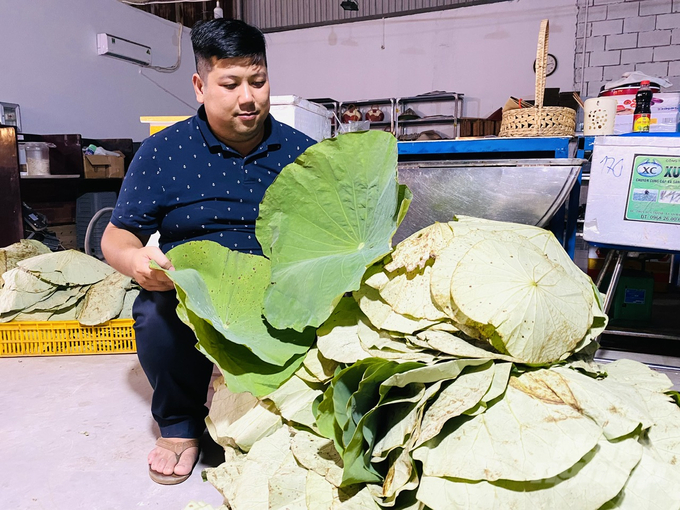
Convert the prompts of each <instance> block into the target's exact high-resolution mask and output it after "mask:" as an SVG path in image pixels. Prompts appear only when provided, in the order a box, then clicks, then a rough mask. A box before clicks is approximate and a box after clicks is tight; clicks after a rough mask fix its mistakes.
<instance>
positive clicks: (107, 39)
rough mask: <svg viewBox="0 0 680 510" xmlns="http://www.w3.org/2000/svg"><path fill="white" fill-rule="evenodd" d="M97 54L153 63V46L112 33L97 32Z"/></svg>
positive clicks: (129, 60)
mask: <svg viewBox="0 0 680 510" xmlns="http://www.w3.org/2000/svg"><path fill="white" fill-rule="evenodd" d="M97 54H98V55H107V56H109V57H115V58H119V59H122V60H127V61H128V62H134V63H135V64H139V65H142V66H148V65H151V48H149V47H148V46H144V45H143V44H138V43H136V42H132V41H129V40H127V39H123V38H122V37H117V36H115V35H110V34H97Z"/></svg>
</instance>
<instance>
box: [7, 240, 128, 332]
mask: <svg viewBox="0 0 680 510" xmlns="http://www.w3.org/2000/svg"><path fill="white" fill-rule="evenodd" d="M0 266H1V267H0V269H2V270H3V271H4V272H3V273H2V281H3V283H2V287H1V288H0V322H8V321H69V320H77V321H79V322H80V324H82V325H83V326H96V325H98V324H102V323H104V322H106V321H108V320H110V319H117V318H131V317H132V303H133V302H134V300H135V298H136V297H137V294H138V293H139V287H138V285H137V284H136V283H134V282H132V280H131V279H130V278H129V277H127V276H124V275H122V274H121V273H119V272H117V271H115V270H114V269H112V268H111V267H110V266H109V265H107V264H105V263H104V262H101V261H100V260H98V259H96V258H94V257H92V256H90V255H86V254H84V253H82V252H79V251H77V250H65V251H58V252H54V253H52V252H51V251H50V250H49V249H48V248H47V247H45V246H44V245H43V244H42V243H39V242H37V241H30V240H22V241H20V242H19V243H16V244H13V245H10V246H8V247H6V248H3V249H2V250H0Z"/></svg>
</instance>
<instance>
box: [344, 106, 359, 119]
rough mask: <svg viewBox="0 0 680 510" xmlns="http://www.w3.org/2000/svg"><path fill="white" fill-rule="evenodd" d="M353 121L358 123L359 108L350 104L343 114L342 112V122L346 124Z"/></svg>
mask: <svg viewBox="0 0 680 510" xmlns="http://www.w3.org/2000/svg"><path fill="white" fill-rule="evenodd" d="M353 120H354V121H360V120H361V112H360V111H359V108H357V107H356V105H353V104H351V105H349V106H348V107H347V109H346V110H345V111H344V112H342V121H343V122H345V123H347V122H350V121H353Z"/></svg>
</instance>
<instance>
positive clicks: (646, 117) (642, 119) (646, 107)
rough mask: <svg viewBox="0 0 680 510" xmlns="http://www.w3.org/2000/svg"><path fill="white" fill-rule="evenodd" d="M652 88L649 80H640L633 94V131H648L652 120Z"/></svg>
mask: <svg viewBox="0 0 680 510" xmlns="http://www.w3.org/2000/svg"><path fill="white" fill-rule="evenodd" d="M652 95H653V94H652V89H651V88H650V87H649V81H647V80H643V81H641V82H640V88H639V89H638V91H637V94H635V112H634V113H633V132H634V133H648V132H649V125H650V124H651V120H652Z"/></svg>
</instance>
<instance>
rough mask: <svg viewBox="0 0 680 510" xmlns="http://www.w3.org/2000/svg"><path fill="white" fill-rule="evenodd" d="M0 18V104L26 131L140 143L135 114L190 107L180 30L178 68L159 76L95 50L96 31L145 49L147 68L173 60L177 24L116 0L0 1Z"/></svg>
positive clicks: (142, 132) (188, 54) (144, 131)
mask: <svg viewBox="0 0 680 510" xmlns="http://www.w3.org/2000/svg"><path fill="white" fill-rule="evenodd" d="M0 20H1V21H2V29H1V30H0V101H4V102H10V103H18V104H19V105H20V106H21V118H22V119H21V120H22V124H23V131H24V132H26V133H36V134H49V133H79V134H81V135H83V136H84V137H87V138H132V139H133V140H135V141H141V140H142V139H144V138H145V137H146V136H148V134H149V127H148V125H146V124H141V123H140V121H139V117H140V116H142V115H190V114H192V113H193V112H194V111H195V108H196V107H197V106H198V104H197V103H196V99H195V96H194V93H193V89H192V86H191V75H192V73H193V72H194V68H195V66H194V57H193V52H192V51H191V42H190V40H189V30H188V29H185V30H184V34H183V36H182V63H181V66H180V68H179V69H178V70H177V71H175V72H174V73H159V72H156V71H152V70H150V69H145V70H143V71H141V69H142V68H140V67H139V66H136V65H134V64H130V63H127V62H124V61H120V60H116V59H113V58H110V57H104V56H99V55H97V45H96V34H97V33H100V32H106V33H109V34H113V35H117V36H119V37H123V38H125V39H129V40H132V41H135V42H138V43H140V44H144V45H146V46H150V47H151V51H152V58H153V61H152V64H153V65H158V66H171V65H173V64H175V62H176V61H177V50H178V26H177V25H175V24H173V23H171V22H169V21H165V20H162V19H160V18H158V17H156V16H151V15H150V14H147V13H145V12H143V11H140V10H139V9H135V8H133V7H131V6H129V5H126V4H123V3H121V2H119V1H118V0H59V1H58V2H55V1H53V0H30V1H24V0H0ZM140 71H141V72H140ZM147 77H148V78H149V79H147ZM150 80H153V81H154V82H156V83H153V82H152V81H150ZM164 89H165V90H164ZM173 95H174V96H177V97H173ZM185 103H188V104H185Z"/></svg>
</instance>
